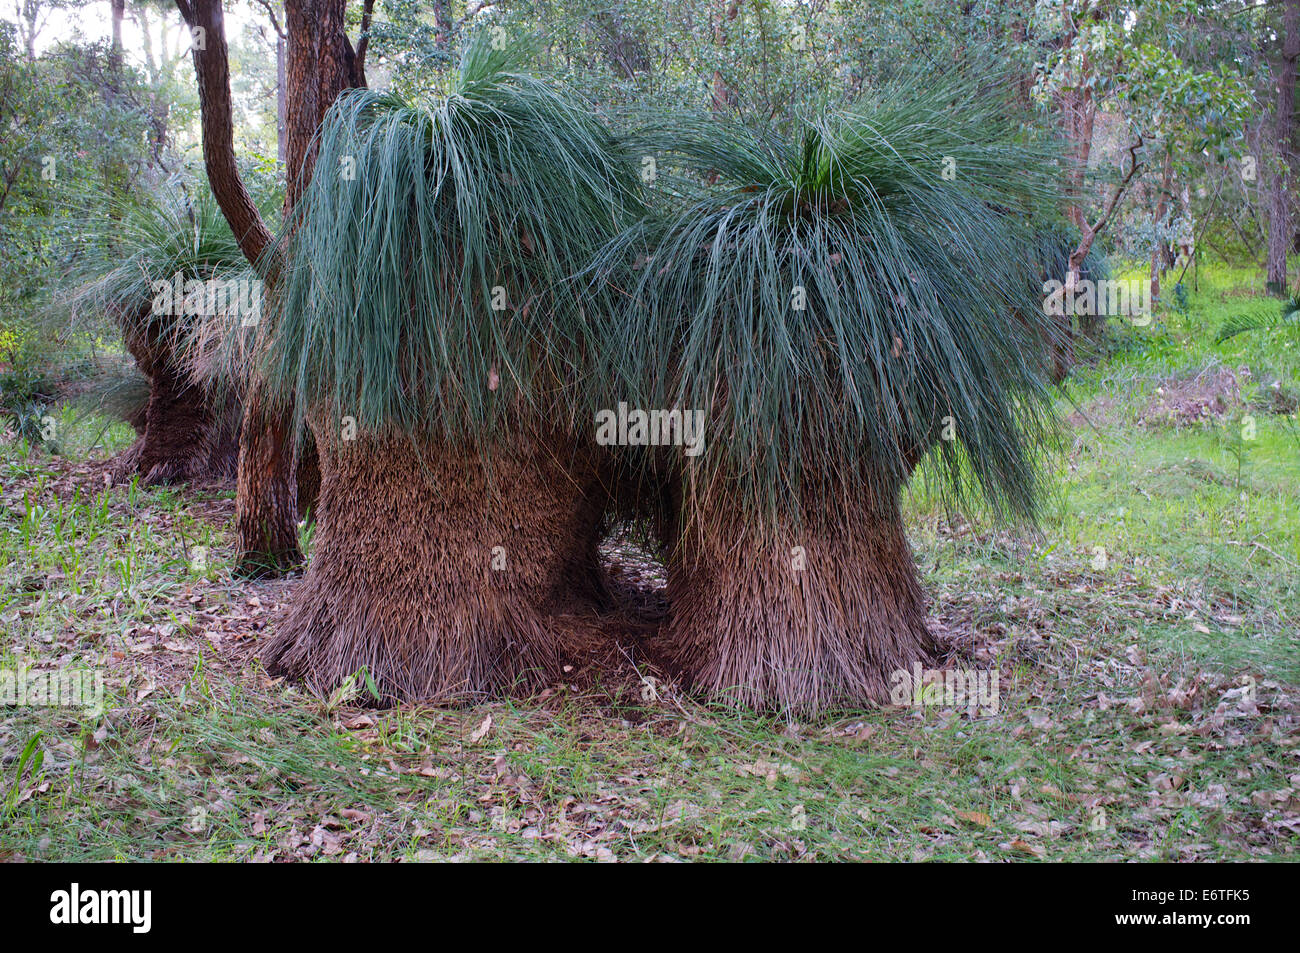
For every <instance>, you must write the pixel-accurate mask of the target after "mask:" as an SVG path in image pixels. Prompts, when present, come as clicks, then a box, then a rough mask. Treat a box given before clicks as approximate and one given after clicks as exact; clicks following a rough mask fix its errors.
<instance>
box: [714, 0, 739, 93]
mask: <svg viewBox="0 0 1300 953" xmlns="http://www.w3.org/2000/svg"><path fill="white" fill-rule="evenodd" d="M740 4H741V0H727V2H726V3H724V4H723V6H722V8H721V9H720V10H719V11H718V12H717V13H715V14H714V17H713V43H714V45H715V46H716V47H717V48H718V49H719V50H721V49H722V48H723V47H725V46H726V45H727V24H728V23H730V22H731V21H732V20H734V19H736V17H737V16H738V15H739V14H740ZM733 102H735V92H734V91H733V90H732V89H731V88H730V87H728V86H727V81H726V80H725V79H724V78H723V76H722V70H716V69H715V70H714V71H713V111H714V112H716V113H722V112H725V111H726V110H727V107H728V106H730V105H731V104H732V103H733Z"/></svg>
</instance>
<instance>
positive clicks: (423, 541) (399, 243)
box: [253, 39, 638, 701]
mask: <svg viewBox="0 0 1300 953" xmlns="http://www.w3.org/2000/svg"><path fill="white" fill-rule="evenodd" d="M518 64H519V54H518V51H516V50H497V49H493V47H492V45H491V44H490V43H488V42H486V41H485V40H484V39H480V40H478V41H476V42H473V43H471V44H470V45H469V46H468V47H467V49H466V52H465V55H464V57H463V59H462V62H461V65H460V69H459V71H458V73H457V74H456V75H455V76H454V78H453V79H452V81H451V84H450V88H449V90H448V91H447V93H446V94H445V95H443V96H440V97H437V98H431V99H428V100H425V101H420V102H415V103H412V102H407V101H405V100H403V99H401V98H399V97H397V96H395V95H390V94H379V93H375V92H370V91H349V92H345V93H344V94H342V95H341V96H340V98H339V100H338V101H337V103H336V104H335V105H334V106H333V107H332V108H331V111H330V113H329V115H328V116H327V119H326V121H325V123H324V125H323V127H322V131H321V134H320V139H319V154H318V158H317V162H316V167H315V172H314V175H313V179H312V181H311V184H310V186H309V187H308V189H307V190H306V193H305V195H304V196H303V198H302V200H301V202H300V203H299V205H298V207H297V209H296V211H295V214H296V215H297V216H298V221H297V222H296V227H294V228H291V229H289V230H288V232H287V234H288V236H289V238H288V239H287V240H288V241H290V242H291V243H292V247H291V249H290V250H289V253H288V254H287V255H285V256H284V260H285V261H287V262H289V265H288V266H287V267H286V270H285V271H284V272H283V274H282V276H281V280H280V282H279V283H278V285H277V293H276V296H275V297H276V302H277V304H276V308H275V319H274V321H273V322H268V327H267V328H265V329H264V331H265V332H266V333H267V334H268V338H267V340H268V342H269V344H268V347H267V348H266V351H265V353H266V355H267V361H266V367H265V369H264V370H265V377H266V380H267V381H268V382H269V384H270V386H271V387H272V388H273V389H275V390H276V391H277V392H278V394H279V395H280V396H282V397H285V398H288V397H289V396H290V395H296V396H297V399H298V406H299V407H301V408H304V413H305V416H306V420H307V422H308V424H309V426H310V427H311V429H312V431H313V433H314V435H315V439H316V444H317V447H318V450H319V454H320V470H321V489H320V494H321V495H320V508H319V515H320V523H319V528H318V530H317V534H316V537H315V551H314V553H313V555H312V558H311V563H310V566H309V568H308V570H307V573H306V577H305V579H304V580H303V582H302V584H301V585H300V586H299V587H298V588H297V589H296V590H295V593H294V599H293V604H292V606H291V609H290V611H289V613H288V615H287V618H286V619H285V620H284V622H283V623H282V624H281V625H280V626H279V627H278V629H277V631H276V634H275V636H274V639H273V641H272V642H271V644H270V645H269V646H268V648H267V650H266V652H265V653H264V659H265V661H266V663H267V665H268V667H269V668H270V669H271V670H272V671H274V672H279V673H283V674H285V675H288V676H291V677H294V678H300V679H303V680H305V681H306V682H307V683H308V684H309V685H311V686H312V687H313V688H315V689H317V690H320V691H331V690H333V689H334V688H335V687H336V686H338V685H340V684H343V683H344V682H345V680H347V679H348V678H349V677H350V676H352V675H353V674H354V673H356V672H358V671H359V670H361V669H365V671H366V673H367V675H368V676H369V681H370V683H371V684H372V685H373V686H374V688H375V690H376V691H377V693H378V694H379V696H380V697H382V698H383V699H384V700H386V701H392V700H397V699H448V698H453V697H457V696H463V695H468V694H473V693H479V692H485V691H491V690H494V689H498V688H501V687H503V686H506V685H510V684H514V683H517V682H518V683H524V684H532V683H534V682H536V681H537V680H538V679H542V678H550V677H553V676H555V675H558V674H559V673H560V670H561V666H562V660H563V658H564V654H563V651H562V644H561V643H563V641H564V635H563V631H564V628H563V624H562V622H561V621H560V616H562V615H563V614H564V612H565V610H566V608H568V607H569V603H570V600H571V598H572V594H573V593H574V592H576V591H579V590H580V589H581V588H583V582H584V577H588V576H589V575H590V574H591V572H592V571H594V568H595V561H596V548H597V545H598V544H599V536H600V526H601V521H602V515H603V511H604V508H605V498H606V495H607V494H606V489H605V487H604V485H603V481H604V470H605V469H606V464H605V463H604V462H603V461H602V460H601V458H600V457H599V456H598V455H597V454H596V452H595V451H596V448H595V447H594V444H593V442H592V438H591V435H590V433H589V432H587V431H585V430H583V431H582V432H581V434H580V433H579V429H578V428H577V426H576V421H577V420H578V419H581V418H582V417H585V414H582V415H579V413H578V408H579V407H580V406H584V400H585V399H586V398H584V393H586V392H587V391H588V390H589V389H588V388H587V387H586V384H587V382H586V381H585V379H584V378H585V374H586V369H587V365H586V363H585V362H586V354H587V351H588V341H589V338H590V336H591V333H592V330H593V329H594V328H596V327H598V322H602V321H606V320H608V315H609V312H610V310H611V308H612V305H611V304H610V302H609V301H608V300H607V299H604V298H602V296H601V295H595V296H586V295H582V294H580V293H579V291H580V289H579V288H578V286H577V285H575V284H574V283H573V282H571V281H569V280H568V279H569V277H570V276H571V275H573V274H574V273H575V272H577V271H580V270H581V269H582V268H583V267H584V265H585V264H586V262H587V261H588V260H589V258H590V256H591V255H593V254H594V253H595V251H596V250H597V249H598V248H599V247H601V245H602V244H603V243H604V242H606V241H608V240H609V239H610V238H611V237H612V236H613V235H614V234H616V233H617V231H618V230H619V229H620V228H622V227H625V226H626V224H627V223H628V221H629V219H628V218H627V215H626V214H625V210H627V211H630V212H633V213H634V212H635V211H636V209H635V191H636V188H637V184H638V183H637V179H636V176H635V169H634V168H633V167H632V165H631V163H630V162H629V161H627V160H626V159H625V158H624V157H623V156H622V154H621V153H620V151H619V149H618V148H617V146H616V143H615V140H614V139H613V138H612V136H611V135H610V134H609V133H608V132H607V130H606V129H605V128H604V127H603V126H602V124H601V123H600V122H599V120H598V119H597V118H596V117H595V115H594V112H593V109H592V107H591V106H590V105H589V104H588V103H585V102H583V101H581V100H579V99H578V98H576V97H574V96H572V95H569V94H567V93H565V92H562V91H560V90H558V89H557V88H555V87H554V86H552V85H549V84H548V83H546V82H544V81H542V80H540V79H538V78H535V77H533V76H530V75H527V74H526V73H524V72H521V71H520V69H519V65H518ZM253 350H254V351H255V352H257V351H258V350H259V349H258V348H256V347H254V348H253ZM587 419H589V418H587Z"/></svg>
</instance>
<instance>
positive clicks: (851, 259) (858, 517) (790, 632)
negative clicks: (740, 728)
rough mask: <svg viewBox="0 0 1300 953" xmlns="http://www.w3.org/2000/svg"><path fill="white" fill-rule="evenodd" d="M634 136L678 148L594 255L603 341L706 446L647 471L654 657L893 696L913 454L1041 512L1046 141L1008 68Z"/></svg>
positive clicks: (800, 702)
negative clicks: (634, 210) (658, 648)
mask: <svg viewBox="0 0 1300 953" xmlns="http://www.w3.org/2000/svg"><path fill="white" fill-rule="evenodd" d="M641 151H643V152H644V153H645V154H646V155H647V156H654V157H655V159H656V165H657V166H658V168H659V169H660V170H661V171H662V172H665V173H667V172H674V171H675V173H676V174H661V175H660V177H659V181H658V183H657V185H656V192H657V193H658V196H659V200H660V211H661V214H660V215H658V216H657V217H656V218H654V219H651V220H647V221H645V222H642V223H640V224H638V225H637V226H635V227H633V228H632V229H629V230H627V231H626V232H624V233H623V234H622V235H620V236H619V238H618V239H617V240H616V241H614V242H613V243H611V244H610V245H609V246H607V248H606V249H605V251H604V252H603V254H602V256H601V257H600V259H599V261H598V263H597V264H596V265H595V266H594V269H593V271H594V274H595V275H597V276H598V277H599V278H600V279H602V280H621V281H622V282H623V283H624V286H625V287H624V290H625V292H626V294H625V300H626V307H625V308H624V309H623V312H622V314H621V315H620V320H618V321H617V322H614V323H612V324H610V325H609V326H608V327H609V332H610V333H609V335H608V337H607V338H606V339H605V342H604V351H605V354H606V360H607V362H608V371H607V373H608V375H609V376H610V377H611V378H612V379H615V380H617V381H620V382H621V385H620V386H621V388H622V392H623V393H624V394H625V395H626V400H627V402H628V404H629V405H630V406H634V407H641V408H673V409H681V410H684V411H687V412H690V411H693V410H702V411H703V412H704V414H705V415H706V416H705V419H706V421H707V425H706V434H705V449H704V451H703V452H702V453H700V454H699V455H697V456H688V455H686V454H684V453H682V452H680V451H677V452H668V453H665V452H664V451H662V450H661V451H660V456H659V457H658V458H657V462H656V464H655V466H654V471H655V472H654V475H653V476H652V478H656V479H660V480H661V481H662V485H663V489H664V495H665V498H666V499H667V501H668V504H669V505H668V509H669V511H670V512H669V518H668V523H667V525H668V526H669V527H670V529H669V531H668V537H669V538H668V539H667V540H666V543H667V547H666V549H667V552H668V561H669V567H668V568H669V598H670V602H671V614H670V619H669V622H668V623H667V630H666V635H665V638H666V644H667V646H668V649H669V657H670V659H671V660H672V662H673V663H674V664H675V665H676V666H677V667H678V669H679V670H680V671H681V672H682V673H683V674H684V675H685V676H686V677H687V678H688V679H689V680H690V681H691V682H692V683H693V684H694V685H695V686H697V687H698V688H702V689H703V690H705V691H707V692H711V693H715V694H718V695H723V696H726V697H728V698H730V699H733V700H735V701H738V702H740V703H744V704H749V705H754V706H758V707H763V708H774V709H786V710H798V711H814V710H818V709H824V708H827V707H830V706H836V705H841V704H846V705H861V704H864V703H875V702H884V701H887V700H888V699H889V697H890V691H891V688H894V687H896V686H897V685H898V684H899V683H898V682H897V681H894V680H892V679H893V673H895V672H896V671H910V670H911V668H912V666H913V664H914V663H916V662H921V663H922V664H924V663H925V662H926V661H927V660H928V659H930V657H931V653H932V651H933V642H932V639H931V636H930V634H929V632H928V630H927V624H926V606H925V600H924V597H923V592H922V588H921V586H920V584H919V583H918V579H917V574H916V569H915V566H914V562H913V558H912V554H911V552H910V549H909V545H908V541H907V538H906V536H905V533H904V527H903V522H902V519H901V516H900V493H901V492H902V491H903V489H904V487H905V485H906V484H907V483H908V481H909V478H910V477H911V475H912V473H913V471H914V470H915V469H916V468H917V466H918V464H920V463H921V462H922V460H923V458H924V459H925V461H926V465H927V466H928V467H930V468H931V469H932V470H933V472H934V475H935V477H936V478H938V479H939V480H940V484H939V485H942V486H944V487H946V488H948V489H949V490H950V491H951V492H952V494H953V498H954V499H961V498H963V497H966V496H969V495H970V494H969V493H968V491H969V490H971V489H978V490H979V491H982V494H978V495H980V496H982V497H983V498H984V499H985V500H986V501H987V502H988V503H989V504H990V505H991V507H992V509H993V510H995V511H996V512H998V513H999V514H1003V515H1008V516H1032V514H1033V512H1034V508H1035V499H1036V491H1037V489H1038V485H1037V484H1038V477H1037V475H1036V472H1037V471H1036V466H1035V460H1036V455H1035V450H1036V448H1037V447H1038V446H1039V445H1040V444H1042V443H1044V442H1045V441H1049V440H1050V439H1051V434H1052V431H1053V417H1052V413H1051V409H1050V403H1051V401H1050V392H1049V384H1048V382H1047V381H1046V380H1045V362H1044V361H1043V360H1042V359H1041V341H1042V340H1043V339H1049V340H1050V338H1051V336H1052V333H1053V331H1052V328H1051V326H1050V324H1049V323H1048V322H1047V319H1046V317H1045V315H1044V314H1043V310H1042V296H1041V284H1042V280H1041V276H1040V274H1039V269H1038V267H1037V265H1036V264H1035V261H1034V259H1035V258H1036V257H1037V256H1036V255H1035V254H1034V253H1033V245H1034V237H1033V234H1032V230H1031V229H1030V228H1029V227H1028V225H1027V221H1028V216H1029V212H1030V210H1031V209H1032V208H1033V206H1035V205H1036V204H1038V203H1039V202H1041V201H1042V200H1043V199H1044V198H1045V197H1048V196H1046V194H1045V193H1046V192H1047V190H1048V188H1049V187H1048V183H1049V182H1050V180H1051V170H1050V166H1049V164H1048V162H1047V160H1046V157H1045V153H1043V152H1040V151H1039V150H1037V149H1036V148H1035V147H1034V146H1032V145H1031V144H1028V143H1025V142H1022V141H1020V139H1019V138H1018V135H1017V132H1016V128H1015V126H1014V124H1013V123H1012V122H1010V121H1009V119H1008V117H1007V113H1006V110H1005V108H1004V104H1003V102H1002V100H1001V98H1000V97H999V96H998V95H997V94H993V93H988V92H980V91H974V90H972V91H966V90H963V89H961V88H958V87H956V86H952V85H946V84H940V83H933V84H930V87H929V88H928V89H923V88H921V86H920V85H919V84H910V85H908V84H900V86H899V87H897V88H895V89H893V90H892V91H889V92H886V93H882V94H881V95H880V96H879V98H878V100H877V101H876V102H874V103H873V105H872V106H870V107H862V108H861V109H859V110H858V111H852V112H845V113H842V114H837V115H823V116H820V117H815V118H809V119H806V120H804V121H802V122H800V123H799V124H798V126H797V128H796V130H795V131H794V132H793V133H792V134H790V135H787V136H776V135H762V134H758V133H755V132H752V131H750V130H749V129H746V128H742V127H738V126H737V127H727V126H724V125H722V124H720V123H718V122H715V121H702V122H700V123H694V122H690V121H675V122H669V123H668V124H667V125H666V126H665V127H662V128H659V129H657V130H655V131H653V132H652V133H650V134H648V135H647V137H646V142H645V143H644V147H643V149H642V150H641ZM1048 198H1050V197H1048ZM620 274H621V275H622V276H623V277H622V278H621V279H619V278H618V277H617V276H618V275H620ZM1013 316H1019V317H1013Z"/></svg>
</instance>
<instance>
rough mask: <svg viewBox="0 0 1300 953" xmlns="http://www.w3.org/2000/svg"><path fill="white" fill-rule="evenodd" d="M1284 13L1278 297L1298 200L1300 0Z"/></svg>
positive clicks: (1275, 189) (1276, 192)
mask: <svg viewBox="0 0 1300 953" xmlns="http://www.w3.org/2000/svg"><path fill="white" fill-rule="evenodd" d="M1285 3H1286V5H1285V7H1284V8H1283V12H1282V21H1283V26H1282V49H1281V50H1280V55H1279V56H1278V59H1277V65H1276V74H1277V75H1276V79H1277V105H1276V107H1275V110H1274V114H1273V142H1274V146H1275V148H1276V149H1277V161H1276V163H1275V167H1274V170H1273V175H1272V179H1271V181H1270V189H1269V213H1268V258H1267V265H1268V274H1267V284H1268V288H1269V290H1270V291H1271V292H1273V293H1274V294H1279V295H1280V294H1285V293H1286V290H1287V267H1286V256H1287V251H1288V249H1289V248H1290V246H1291V243H1292V240H1293V238H1294V235H1293V227H1292V224H1291V216H1292V213H1293V211H1294V208H1293V205H1294V202H1295V198H1294V195H1293V191H1294V186H1293V185H1292V182H1293V180H1294V176H1295V134H1296V129H1295V85H1296V68H1297V65H1300V0H1285Z"/></svg>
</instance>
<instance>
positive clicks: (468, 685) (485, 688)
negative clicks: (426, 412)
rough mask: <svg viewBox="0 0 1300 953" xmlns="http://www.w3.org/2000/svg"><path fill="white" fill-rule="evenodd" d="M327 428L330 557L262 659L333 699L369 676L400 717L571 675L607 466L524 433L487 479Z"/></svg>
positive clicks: (472, 461) (423, 445) (407, 444)
mask: <svg viewBox="0 0 1300 953" xmlns="http://www.w3.org/2000/svg"><path fill="white" fill-rule="evenodd" d="M312 429H313V431H314V432H315V435H316V444H317V446H318V447H319V448H320V451H321V478H322V479H321V496H320V508H321V517H320V521H319V523H318V527H319V528H318V529H317V535H316V542H315V553H314V555H313V558H312V561H311V565H310V566H309V567H308V569H307V573H306V576H305V577H304V579H303V581H302V583H301V584H300V585H299V586H298V587H297V589H296V590H295V591H294V599H293V604H292V605H291V606H290V609H289V611H288V614H287V615H286V617H285V618H284V619H283V620H282V621H281V622H280V624H279V625H278V626H277V627H276V630H275V635H274V637H273V639H272V640H271V643H270V644H269V645H268V646H267V648H266V650H265V651H264V652H263V655H262V657H263V660H264V661H265V663H266V665H267V668H268V670H269V671H271V672H273V673H275V674H278V675H284V676H287V677H289V678H293V679H298V680H302V681H305V682H306V683H307V684H308V686H310V687H311V688H312V689H313V690H315V691H317V692H320V693H328V692H331V691H333V690H334V689H335V688H337V687H338V686H339V685H340V684H342V683H343V681H344V680H345V679H346V678H347V677H348V676H349V675H352V674H353V673H355V672H357V671H358V670H359V669H361V668H362V667H364V668H365V669H366V671H367V672H368V673H369V675H370V676H371V677H372V678H373V679H374V681H375V683H376V685H377V686H378V688H379V692H380V694H381V696H382V701H383V702H384V703H386V704H391V703H394V702H399V701H413V700H436V701H450V700H456V699H463V698H465V697H468V696H475V695H480V694H483V693H489V692H497V691H501V690H509V689H513V688H517V689H521V690H525V691H526V690H528V689H530V688H532V687H535V686H537V685H539V684H542V683H544V682H546V681H547V680H549V679H553V678H556V677H559V676H560V675H561V674H562V671H563V665H564V664H565V663H566V661H569V660H571V657H572V654H573V653H572V651H571V649H570V647H569V646H570V644H571V642H570V639H572V638H575V637H576V636H575V635H574V633H573V632H572V631H571V630H569V629H568V628H566V620H565V615H566V613H567V612H568V610H570V609H572V608H574V607H575V605H574V597H573V595H572V594H573V593H574V592H575V591H577V590H579V589H581V580H582V577H583V576H585V575H589V574H591V573H592V572H594V571H595V569H594V563H595V556H596V545H597V544H598V542H599V536H600V527H601V519H602V514H603V511H604V503H605V492H604V489H603V485H602V479H601V475H600V468H599V466H598V465H597V464H596V462H595V458H594V457H593V456H591V455H588V454H586V453H584V452H583V451H575V452H574V453H573V454H569V453H568V451H566V450H559V451H557V450H556V447H563V446H564V443H563V442H561V441H559V440H556V439H546V440H530V439H528V438H524V437H522V436H521V437H517V438H515V442H513V443H512V444H511V445H510V446H509V447H497V448H495V449H494V450H493V453H492V457H491V461H490V464H489V465H488V466H487V467H485V466H484V464H483V462H482V461H481V460H480V459H479V458H478V457H477V456H475V455H474V452H473V450H465V449H452V448H449V447H447V446H445V445H440V444H439V443H437V442H435V441H427V440H421V441H420V442H419V444H418V449H417V445H415V444H413V443H412V442H411V441H410V440H409V439H407V438H405V437H394V438H378V437H373V436H366V435H361V436H359V437H358V438H357V439H356V440H354V441H342V440H340V439H338V430H337V428H336V427H331V426H329V425H328V424H325V423H323V421H322V419H321V418H314V419H313V422H312ZM498 547H499V548H498ZM371 700H372V701H373V700H374V699H371Z"/></svg>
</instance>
